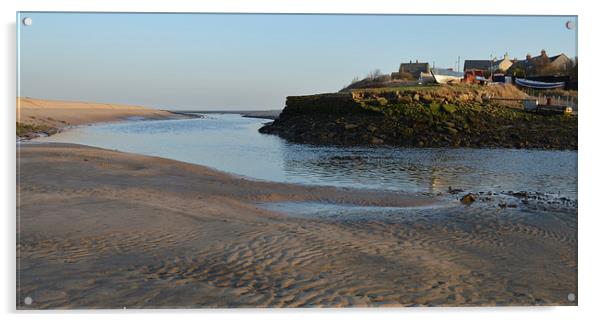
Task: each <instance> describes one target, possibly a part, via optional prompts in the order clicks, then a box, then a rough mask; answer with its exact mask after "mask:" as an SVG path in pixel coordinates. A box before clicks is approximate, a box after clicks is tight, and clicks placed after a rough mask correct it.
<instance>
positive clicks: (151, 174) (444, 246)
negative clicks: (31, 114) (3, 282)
mask: <svg viewBox="0 0 602 322" xmlns="http://www.w3.org/2000/svg"><path fill="white" fill-rule="evenodd" d="M18 151H19V156H18V171H19V175H20V176H19V178H18V179H19V180H18V182H17V188H18V209H17V210H18V214H19V221H18V234H17V236H18V242H17V255H18V258H17V262H18V276H17V277H18V279H17V282H18V283H17V284H18V285H17V301H18V303H19V304H18V305H19V308H20V309H27V308H122V307H128V308H144V307H147V308H174V307H316V306H317V307H338V306H413V305H437V306H441V305H533V304H541V305H575V304H576V301H575V302H569V301H568V300H567V295H568V294H569V293H575V294H576V293H577V289H576V288H577V258H576V257H577V214H576V209H568V210H567V209H552V208H545V207H544V208H542V209H538V208H537V207H531V208H524V209H522V208H517V209H509V208H504V209H501V208H499V207H489V206H487V205H477V204H475V205H473V206H470V207H466V206H463V205H461V204H460V203H459V202H452V204H451V205H448V206H446V207H431V206H433V205H438V204H440V203H441V200H438V199H433V198H432V197H429V198H427V197H421V196H413V195H401V194H393V193H378V192H368V191H354V190H342V189H334V188H318V187H305V186H295V185H288V184H277V183H269V182H254V181H248V180H243V179H240V178H236V177H233V176H229V175H226V174H223V173H219V172H216V171H212V170H210V169H207V168H205V167H201V166H196V165H190V164H185V163H181V162H176V161H171V160H166V159H160V158H153V157H145V156H138V155H133V154H126V153H119V152H113V151H108V150H101V149H96V148H89V147H83V146H77V145H67V144H24V145H20V146H19V147H18ZM290 201H312V202H328V203H334V202H336V203H344V204H357V205H362V206H368V205H380V206H388V207H412V208H411V209H413V210H408V211H406V212H405V213H404V215H395V214H390V213H387V214H386V215H381V216H378V215H373V214H372V215H366V216H353V217H350V218H322V217H319V216H313V217H312V216H305V217H303V216H288V215H287V214H285V213H283V212H277V211H274V210H272V211H270V210H267V209H264V208H261V207H260V206H259V205H260V204H265V203H266V202H290ZM26 297H30V298H31V299H32V301H33V302H32V303H31V305H26V304H24V300H25V298H26Z"/></svg>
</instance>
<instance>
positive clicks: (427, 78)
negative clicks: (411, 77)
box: [418, 72, 435, 84]
mask: <svg viewBox="0 0 602 322" xmlns="http://www.w3.org/2000/svg"><path fill="white" fill-rule="evenodd" d="M434 82H435V79H434V78H433V75H431V73H423V72H420V78H418V83H419V84H428V83H434Z"/></svg>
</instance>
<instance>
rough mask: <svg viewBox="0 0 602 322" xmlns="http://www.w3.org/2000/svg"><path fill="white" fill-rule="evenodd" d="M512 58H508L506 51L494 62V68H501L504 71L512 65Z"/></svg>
mask: <svg viewBox="0 0 602 322" xmlns="http://www.w3.org/2000/svg"><path fill="white" fill-rule="evenodd" d="M512 64H513V62H512V60H511V59H510V58H508V53H505V54H504V58H502V59H501V60H498V61H496V62H495V66H494V70H493V71H496V70H501V71H502V72H504V73H505V72H506V71H507V70H508V69H509V68H510V67H512Z"/></svg>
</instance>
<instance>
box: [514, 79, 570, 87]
mask: <svg viewBox="0 0 602 322" xmlns="http://www.w3.org/2000/svg"><path fill="white" fill-rule="evenodd" d="M514 83H515V84H516V85H519V86H522V87H527V88H534V89H552V88H563V87H564V86H565V82H555V83H546V82H538V81H533V80H528V79H525V78H517V79H515V80H514Z"/></svg>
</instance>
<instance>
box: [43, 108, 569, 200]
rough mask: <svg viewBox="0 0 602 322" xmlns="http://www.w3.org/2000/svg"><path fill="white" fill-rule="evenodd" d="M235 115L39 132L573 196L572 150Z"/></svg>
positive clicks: (276, 165)
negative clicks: (281, 132)
mask: <svg viewBox="0 0 602 322" xmlns="http://www.w3.org/2000/svg"><path fill="white" fill-rule="evenodd" d="M268 121H269V120H264V119H255V118H245V117H242V116H240V115H236V114H207V115H206V117H204V118H198V119H183V120H161V121H141V120H128V121H124V122H120V123H111V124H96V125H91V126H83V127H78V128H74V129H72V130H69V131H66V132H63V133H59V134H57V135H54V136H51V137H47V138H39V139H37V141H44V142H68V143H78V144H85V145H91V146H96V147H102V148H107V149H116V150H120V151H125V152H133V153H140V154H146V155H152V156H160V157H165V158H170V159H175V160H179V161H185V162H190V163H196V164H201V165H205V166H209V167H212V168H215V169H218V170H221V171H225V172H229V173H233V174H237V175H241V176H244V177H248V178H254V179H260V180H268V181H279V182H290V183H301V184H311V185H331V186H339V187H353V188H369V189H385V190H395V191H406V192H430V193H437V192H445V191H447V189H448V187H449V186H452V187H453V188H460V189H463V190H465V191H472V192H479V191H485V192H487V191H493V192H502V191H527V192H541V193H545V194H549V195H552V196H554V197H565V198H569V199H572V200H576V199H577V152H576V151H541V150H514V149H464V148H462V149H457V148H436V149H415V148H388V147H379V148H368V147H363V148H362V147H325V146H312V145H302V144H294V143H289V142H286V141H285V140H283V139H280V138H279V137H277V136H273V135H265V134H260V133H259V132H258V131H257V130H258V129H259V128H260V127H261V126H262V124H263V123H265V122H268Z"/></svg>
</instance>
